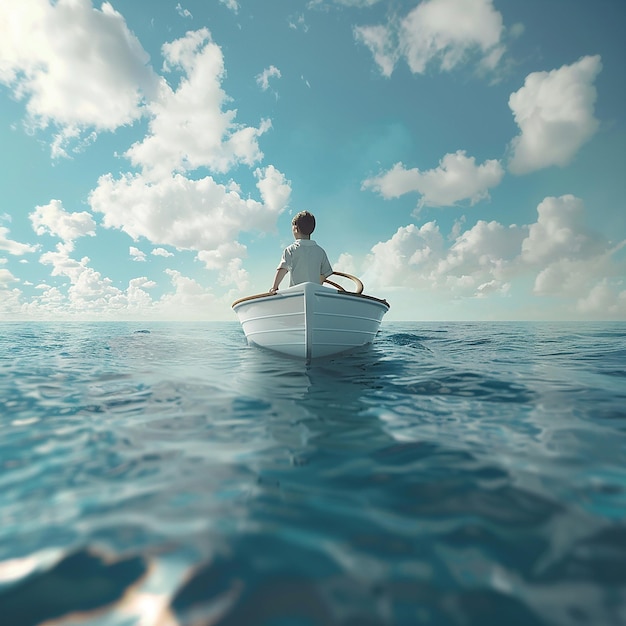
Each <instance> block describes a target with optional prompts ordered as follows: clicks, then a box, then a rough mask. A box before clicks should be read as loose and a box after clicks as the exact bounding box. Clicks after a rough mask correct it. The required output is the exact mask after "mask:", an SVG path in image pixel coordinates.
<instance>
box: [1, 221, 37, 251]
mask: <svg viewBox="0 0 626 626" xmlns="http://www.w3.org/2000/svg"><path fill="white" fill-rule="evenodd" d="M8 235H9V229H8V228H5V227H4V226H0V250H4V251H6V252H8V253H9V254H13V255H15V256H21V255H22V254H27V253H29V252H35V251H36V250H37V249H38V247H39V246H31V245H30V244H27V243H19V242H17V241H13V240H12V239H9V237H8Z"/></svg>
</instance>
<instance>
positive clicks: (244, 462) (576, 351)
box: [0, 324, 626, 626]
mask: <svg viewBox="0 0 626 626" xmlns="http://www.w3.org/2000/svg"><path fill="white" fill-rule="evenodd" d="M3 330H4V331H5V333H4V334H2V335H0V355H1V354H7V355H9V356H8V357H6V358H5V359H4V360H2V361H0V367H1V369H0V398H2V400H0V402H2V403H3V404H2V405H1V406H2V411H3V413H2V415H3V420H2V421H0V429H1V430H0V470H1V471H0V615H2V620H0V621H1V622H2V624H3V626H4V624H9V625H11V624H16V625H17V624H20V625H22V624H37V623H41V622H42V621H44V620H51V621H52V622H53V623H59V624H69V623H72V624H90V625H92V624H96V625H97V624H107V625H110V624H124V625H126V624H131V623H138V624H142V625H143V624H151V625H152V624H154V625H155V626H157V625H158V626H164V625H166V626H175V625H176V626H179V625H193V626H197V625H199V624H202V625H208V624H220V625H222V626H223V625H232V624H249V623H251V624H259V625H261V626H263V625H265V624H267V625H282V624H314V625H317V624H319V625H322V624H323V625H324V626H326V625H328V624H330V625H333V624H341V625H346V624H359V625H367V624H394V625H396V624H401V625H404V624H407V625H409V624H410V625H413V624H416V623H423V624H437V625H439V624H463V625H465V624H480V625H481V626H482V625H485V624H524V625H527V624H548V623H550V624H563V625H566V624H567V625H569V624H570V623H572V620H573V621H574V623H589V624H594V626H595V625H596V624H599V625H602V624H607V625H609V624H611V625H613V624H617V623H620V621H624V618H625V615H624V608H623V607H624V606H626V602H625V600H626V574H625V573H624V568H623V565H622V564H623V562H624V561H626V552H625V549H624V546H625V545H626V527H625V525H624V522H623V520H624V519H625V517H626V489H625V488H624V485H625V484H626V473H625V470H624V467H625V466H624V462H623V461H624V446H625V445H626V443H625V439H624V437H625V436H626V427H625V424H626V413H625V410H624V406H626V402H625V400H626V394H625V392H624V390H623V385H621V383H622V382H623V376H622V375H621V374H619V372H623V360H622V357H623V354H625V353H626V332H624V328H623V327H620V326H610V325H605V326H604V327H602V328H599V329H598V328H595V327H586V326H582V327H580V326H576V327H575V328H574V329H572V328H561V327H558V328H555V327H549V326H533V325H531V326H528V325H501V326H497V325H496V326H495V327H494V326H493V325H485V324H438V325H430V326H429V325H419V326H418V325H415V324H396V325H394V324H388V325H386V326H385V327H384V329H383V332H382V333H381V334H380V335H379V337H378V338H377V340H376V342H375V343H374V345H372V346H369V347H367V348H364V349H361V350H358V351H355V352H353V353H348V354H344V355H338V356H336V357H333V358H329V359H324V360H320V361H314V362H313V363H311V364H306V363H304V362H300V361H296V360H293V359H288V358H285V357H282V356H280V355H276V354H274V353H271V352H268V351H264V350H262V349H258V348H254V347H249V346H247V345H246V344H245V341H244V339H243V334H242V333H241V330H240V328H239V327H238V325H236V324H232V325H231V324H223V325H214V326H210V327H207V326H205V325H199V324H198V325H158V324H155V325H150V326H149V327H146V328H143V327H133V325H85V326H83V325H76V326H75V327H73V328H68V327H52V326H46V325H32V326H29V327H26V328H22V327H21V326H19V325H14V326H5V327H4V328H3ZM2 349H4V352H2ZM600 355H602V358H601V356H600ZM33 597H36V598H37V602H33V601H31V600H30V599H31V598H33Z"/></svg>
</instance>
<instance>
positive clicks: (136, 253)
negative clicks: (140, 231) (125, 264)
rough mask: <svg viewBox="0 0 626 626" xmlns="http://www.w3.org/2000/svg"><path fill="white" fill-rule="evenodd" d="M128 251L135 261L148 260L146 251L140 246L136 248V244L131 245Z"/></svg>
mask: <svg viewBox="0 0 626 626" xmlns="http://www.w3.org/2000/svg"><path fill="white" fill-rule="evenodd" d="M128 253H129V254H130V258H131V259H132V260H133V261H138V262H143V261H145V260H146V253H145V252H142V251H141V250H140V249H139V248H135V246H130V248H128Z"/></svg>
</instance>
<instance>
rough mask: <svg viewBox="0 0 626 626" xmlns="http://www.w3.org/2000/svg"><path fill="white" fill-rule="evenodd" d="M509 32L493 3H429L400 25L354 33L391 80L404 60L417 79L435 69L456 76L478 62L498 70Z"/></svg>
mask: <svg viewBox="0 0 626 626" xmlns="http://www.w3.org/2000/svg"><path fill="white" fill-rule="evenodd" d="M503 32H504V28H503V25H502V16H501V14H500V13H499V12H498V11H496V10H495V9H494V7H493V2H492V0H474V1H473V2H467V0H424V1H423V2H420V3H419V4H418V5H417V6H416V7H415V8H414V9H412V10H411V11H410V12H409V13H408V14H407V15H406V16H405V17H404V18H402V19H400V20H398V19H390V20H389V21H388V22H387V23H386V24H379V25H374V26H359V27H357V28H355V31H354V34H355V37H356V39H357V40H358V41H360V42H362V43H363V44H365V45H366V46H367V47H368V48H369V49H370V51H371V52H372V54H373V55H374V60H375V61H376V63H377V65H378V66H379V68H380V70H381V72H382V73H383V74H384V75H385V76H390V75H391V74H392V72H393V70H394V68H395V65H396V63H397V61H398V60H399V59H400V58H404V59H405V60H406V62H407V64H408V66H409V68H410V70H411V71H412V72H413V73H414V74H423V73H424V72H425V71H426V69H427V68H428V66H429V65H434V64H437V65H438V66H439V68H440V69H441V70H442V71H450V70H453V69H454V68H456V67H457V66H459V65H461V64H464V63H466V62H467V61H468V60H470V59H471V58H476V57H478V59H479V63H480V65H481V67H482V68H483V69H489V70H491V69H494V68H495V67H496V66H497V64H498V62H499V61H500V58H501V57H502V54H503V52H504V46H503V44H502V43H501V39H502V36H503Z"/></svg>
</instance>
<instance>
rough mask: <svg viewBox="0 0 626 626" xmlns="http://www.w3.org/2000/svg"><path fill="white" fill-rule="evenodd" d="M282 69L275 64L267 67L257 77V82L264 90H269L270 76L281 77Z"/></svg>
mask: <svg viewBox="0 0 626 626" xmlns="http://www.w3.org/2000/svg"><path fill="white" fill-rule="evenodd" d="M280 77H281V73H280V70H279V69H278V68H277V67H275V66H274V65H270V66H269V67H267V68H265V69H264V70H263V71H262V72H261V73H260V74H259V75H258V76H257V77H256V84H257V85H258V86H259V87H260V88H261V89H262V90H263V91H267V90H268V89H269V86H270V78H280Z"/></svg>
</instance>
